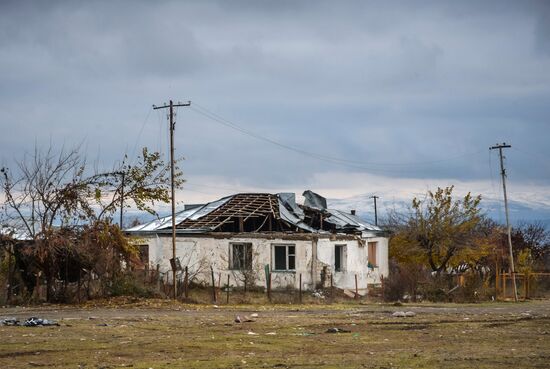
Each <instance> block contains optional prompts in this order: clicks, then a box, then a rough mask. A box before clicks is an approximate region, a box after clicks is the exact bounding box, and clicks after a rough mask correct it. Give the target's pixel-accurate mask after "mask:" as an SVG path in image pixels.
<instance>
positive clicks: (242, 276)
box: [126, 191, 388, 294]
mask: <svg viewBox="0 0 550 369" xmlns="http://www.w3.org/2000/svg"><path fill="white" fill-rule="evenodd" d="M303 196H304V198H305V201H304V203H303V204H297V203H296V200H295V194H294V193H278V194H269V193H240V194H236V195H231V196H227V197H224V198H222V199H219V200H216V201H213V202H210V203H208V204H203V205H191V206H187V207H186V208H185V209H184V210H183V211H180V212H178V213H176V221H175V223H176V257H177V263H175V264H176V265H181V266H182V268H185V267H187V268H188V270H189V274H190V275H192V276H194V277H195V279H196V280H197V281H199V282H207V281H209V277H210V267H212V268H213V270H214V271H215V273H216V274H218V273H222V274H224V275H227V274H229V276H230V277H232V278H231V282H230V284H231V285H237V286H240V285H242V284H243V283H244V282H245V281H246V283H248V284H249V285H251V284H255V285H258V286H265V283H266V270H268V271H269V272H270V273H271V285H272V287H273V288H285V287H289V286H290V287H295V288H298V287H299V278H300V276H301V279H302V284H303V286H302V287H303V288H305V289H315V288H317V287H320V286H329V285H330V283H331V280H332V283H333V285H334V286H335V287H337V288H341V289H355V283H356V282H355V281H356V279H357V284H358V287H359V293H360V294H365V293H366V291H367V287H368V286H371V285H377V284H379V283H380V282H381V278H382V277H385V276H387V275H388V237H387V234H386V233H385V232H384V231H383V230H382V229H381V228H379V227H377V226H374V225H372V224H369V223H368V222H366V221H364V220H362V219H361V218H359V217H358V216H357V215H356V214H355V211H351V212H344V211H340V210H336V209H330V208H328V207H327V202H326V199H325V198H323V197H322V196H320V195H317V194H315V193H313V192H311V191H305V192H304V193H303ZM126 232H127V233H128V234H130V235H134V236H137V237H136V239H138V240H139V242H140V251H141V254H142V258H143V260H144V262H146V263H148V265H149V266H150V267H151V268H157V267H158V268H159V270H160V271H161V272H168V271H171V270H172V266H171V265H172V264H171V262H170V259H172V239H171V237H172V218H171V217H170V216H168V217H164V218H161V219H158V220H155V221H152V222H149V223H146V224H142V225H138V226H135V227H132V228H129V229H126ZM225 278H226V277H224V279H223V281H225V280H226V279H225Z"/></svg>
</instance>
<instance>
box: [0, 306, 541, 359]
mask: <svg viewBox="0 0 550 369" xmlns="http://www.w3.org/2000/svg"><path fill="white" fill-rule="evenodd" d="M395 311H412V312H414V313H415V314H416V316H414V317H393V316H392V313H393V312H395ZM256 314H257V316H256ZM237 315H238V316H240V317H241V318H242V319H246V318H244V317H245V316H246V317H248V318H250V319H251V320H254V321H252V322H243V323H235V321H234V320H235V317H236V316H237ZM31 316H38V317H41V318H46V319H55V320H58V322H59V324H60V325H59V326H51V327H12V326H0V368H29V367H50V368H119V367H133V368H155V369H157V368H247V367H249V368H441V367H445V368H453V369H456V368H473V367H475V368H497V367H498V368H548V367H550V300H544V301H530V302H522V303H517V304H515V303H506V302H498V303H484V304H472V305H455V304H428V303H421V304H404V305H403V306H393V305H391V304H376V303H372V304H332V305H264V306H259V305H242V306H239V305H228V306H219V307H217V306H212V305H185V304H180V303H173V302H168V301H164V300H143V301H137V302H136V301H134V302H132V303H124V302H121V301H111V302H107V303H101V304H99V306H94V305H83V306H53V305H52V306H40V307H9V308H0V319H3V318H6V317H16V318H19V319H21V320H25V319H27V318H29V317H31ZM330 328H340V329H343V330H345V332H341V333H328V332H327V330H329V329H330Z"/></svg>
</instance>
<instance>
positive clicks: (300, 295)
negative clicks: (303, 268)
mask: <svg viewBox="0 0 550 369" xmlns="http://www.w3.org/2000/svg"><path fill="white" fill-rule="evenodd" d="M299 293H300V294H299V295H298V296H299V297H300V304H301V303H302V273H300V292H299Z"/></svg>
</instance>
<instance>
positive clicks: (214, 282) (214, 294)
mask: <svg viewBox="0 0 550 369" xmlns="http://www.w3.org/2000/svg"><path fill="white" fill-rule="evenodd" d="M210 273H211V274H212V300H213V301H214V302H216V280H215V279H214V268H213V267H212V266H210Z"/></svg>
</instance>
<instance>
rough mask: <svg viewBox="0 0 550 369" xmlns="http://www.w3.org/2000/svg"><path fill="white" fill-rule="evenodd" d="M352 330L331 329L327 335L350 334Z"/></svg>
mask: <svg viewBox="0 0 550 369" xmlns="http://www.w3.org/2000/svg"><path fill="white" fill-rule="evenodd" d="M350 332H351V331H350V330H347V329H343V328H336V327H334V328H329V329H327V331H326V332H325V333H350Z"/></svg>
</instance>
